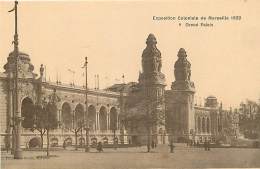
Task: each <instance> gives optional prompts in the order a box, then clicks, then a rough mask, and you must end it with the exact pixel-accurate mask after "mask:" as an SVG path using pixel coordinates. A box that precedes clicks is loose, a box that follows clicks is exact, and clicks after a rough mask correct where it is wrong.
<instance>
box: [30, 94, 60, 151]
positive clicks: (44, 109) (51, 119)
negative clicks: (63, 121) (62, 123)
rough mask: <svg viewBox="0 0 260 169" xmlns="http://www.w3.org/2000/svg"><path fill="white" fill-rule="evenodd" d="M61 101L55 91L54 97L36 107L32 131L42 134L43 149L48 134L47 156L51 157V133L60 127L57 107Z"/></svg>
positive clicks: (50, 96) (44, 100)
mask: <svg viewBox="0 0 260 169" xmlns="http://www.w3.org/2000/svg"><path fill="white" fill-rule="evenodd" d="M58 101H60V99H59V97H58V96H57V95H56V90H54V92H53V94H52V95H49V97H48V100H47V99H46V98H44V99H43V100H42V102H41V104H37V105H35V107H34V109H35V111H34V112H35V120H34V125H33V128H32V130H34V129H36V130H38V131H39V132H40V134H41V141H42V145H41V147H42V148H43V136H44V134H45V133H47V156H49V131H50V130H53V129H56V128H57V127H58V119H57V106H56V103H57V102H58Z"/></svg>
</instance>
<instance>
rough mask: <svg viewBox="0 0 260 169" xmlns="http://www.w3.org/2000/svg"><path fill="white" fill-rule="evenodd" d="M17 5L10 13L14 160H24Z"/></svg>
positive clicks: (16, 3) (16, 2)
mask: <svg viewBox="0 0 260 169" xmlns="http://www.w3.org/2000/svg"><path fill="white" fill-rule="evenodd" d="M17 5H18V1H15V5H14V8H13V9H12V10H10V11H8V12H13V11H14V12H15V34H14V41H13V44H14V51H13V56H14V67H15V70H14V89H15V90H14V103H13V104H14V112H15V113H14V126H13V127H14V135H15V150H14V159H22V158H23V156H22V150H21V147H20V145H21V121H22V117H21V112H20V111H19V106H18V105H19V96H18V94H19V91H18V78H19V77H18V61H19V49H18V44H19V43H18V31H17Z"/></svg>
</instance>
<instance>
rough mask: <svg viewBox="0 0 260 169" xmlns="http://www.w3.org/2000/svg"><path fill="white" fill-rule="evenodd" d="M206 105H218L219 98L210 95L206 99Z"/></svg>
mask: <svg viewBox="0 0 260 169" xmlns="http://www.w3.org/2000/svg"><path fill="white" fill-rule="evenodd" d="M204 106H205V107H217V106H218V99H217V98H216V97H215V96H212V95H211V96H208V97H207V98H206V100H205V105H204Z"/></svg>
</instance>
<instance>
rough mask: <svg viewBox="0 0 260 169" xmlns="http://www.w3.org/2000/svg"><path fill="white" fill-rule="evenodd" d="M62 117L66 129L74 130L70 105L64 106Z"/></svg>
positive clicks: (65, 104) (64, 104)
mask: <svg viewBox="0 0 260 169" xmlns="http://www.w3.org/2000/svg"><path fill="white" fill-rule="evenodd" d="M61 117H62V122H63V125H64V127H65V128H66V129H70V128H72V114H71V108H70V105H69V103H67V102H65V103H63V105H62V109H61Z"/></svg>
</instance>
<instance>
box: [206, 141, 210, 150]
mask: <svg viewBox="0 0 260 169" xmlns="http://www.w3.org/2000/svg"><path fill="white" fill-rule="evenodd" d="M207 150H208V151H210V142H209V141H208V143H207Z"/></svg>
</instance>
